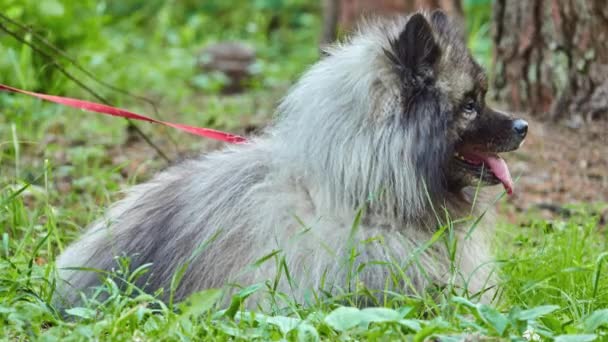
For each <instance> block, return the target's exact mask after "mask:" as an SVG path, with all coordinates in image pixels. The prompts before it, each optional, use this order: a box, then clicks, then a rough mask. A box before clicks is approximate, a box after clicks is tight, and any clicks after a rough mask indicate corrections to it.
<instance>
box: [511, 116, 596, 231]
mask: <svg viewBox="0 0 608 342" xmlns="http://www.w3.org/2000/svg"><path fill="white" fill-rule="evenodd" d="M524 118H525V119H526V120H528V122H529V124H530V129H529V131H528V132H529V133H528V137H527V139H526V142H525V144H524V145H523V146H522V147H521V148H520V149H519V150H518V151H516V152H513V153H510V154H507V155H506V156H505V158H506V159H507V162H508V164H509V166H510V169H511V174H512V175H513V177H514V178H517V177H520V178H519V181H518V182H517V183H516V191H515V193H514V195H513V196H510V197H508V199H507V202H508V203H509V204H512V206H513V209H514V210H506V211H505V214H507V215H509V217H510V219H511V220H514V219H516V216H514V215H513V214H514V212H525V211H527V210H530V209H541V212H543V215H545V217H547V216H551V215H552V214H556V213H559V212H561V211H563V206H564V205H569V204H576V203H579V204H580V203H597V202H606V201H608V172H606V170H608V134H607V133H606V132H608V120H597V121H594V122H593V123H590V124H588V125H585V126H582V127H579V128H568V127H567V126H565V125H563V124H556V123H552V122H543V121H539V120H536V119H534V118H533V117H531V116H530V115H525V116H524ZM602 214H603V216H604V217H605V218H604V220H606V218H608V212H603V213H602Z"/></svg>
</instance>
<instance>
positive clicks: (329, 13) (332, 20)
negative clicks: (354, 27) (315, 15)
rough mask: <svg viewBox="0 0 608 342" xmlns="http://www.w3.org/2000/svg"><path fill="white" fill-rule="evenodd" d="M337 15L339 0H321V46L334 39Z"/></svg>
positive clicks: (336, 29)
mask: <svg viewBox="0 0 608 342" xmlns="http://www.w3.org/2000/svg"><path fill="white" fill-rule="evenodd" d="M339 17H340V0H323V31H322V33H321V48H323V47H324V46H325V45H328V44H331V43H332V42H333V41H334V40H336V35H337V32H338V18H339Z"/></svg>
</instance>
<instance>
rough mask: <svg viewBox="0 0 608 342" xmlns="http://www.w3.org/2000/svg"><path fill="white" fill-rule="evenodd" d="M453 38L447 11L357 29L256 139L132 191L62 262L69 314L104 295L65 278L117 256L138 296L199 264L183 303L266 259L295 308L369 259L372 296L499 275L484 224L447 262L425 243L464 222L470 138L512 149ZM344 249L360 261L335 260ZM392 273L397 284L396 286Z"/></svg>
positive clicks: (361, 276)
mask: <svg viewBox="0 0 608 342" xmlns="http://www.w3.org/2000/svg"><path fill="white" fill-rule="evenodd" d="M461 37H462V33H461V31H460V30H459V29H458V28H457V27H456V26H455V25H453V24H452V23H451V22H450V20H449V19H448V18H447V17H446V16H445V15H444V14H442V13H441V12H434V13H432V14H429V13H424V14H420V13H418V14H414V15H411V16H406V17H398V18H395V19H392V20H388V21H379V22H371V23H368V24H366V25H364V26H363V27H362V29H361V30H360V32H358V33H357V34H355V35H354V36H353V37H352V38H351V39H350V40H349V41H348V42H346V43H344V44H342V45H338V46H335V47H333V48H330V50H329V51H328V56H327V57H324V58H323V59H322V60H320V61H319V62H318V63H316V64H315V65H313V66H312V67H311V68H310V70H308V71H307V72H306V73H305V74H304V75H303V76H302V77H301V79H300V80H299V81H298V82H297V84H296V85H295V86H294V87H293V88H292V89H291V91H290V92H289V93H288V95H287V96H286V97H285V99H284V100H283V101H282V103H281V104H280V106H279V109H278V112H279V113H278V114H279V115H278V119H277V120H276V122H275V123H274V124H272V125H271V127H269V128H268V129H267V130H266V131H265V132H264V133H263V134H261V135H260V136H259V137H255V138H251V139H250V141H249V142H247V143H245V144H240V145H233V146H228V147H226V149H224V150H223V151H220V152H215V153H211V154H208V155H204V156H201V157H200V158H198V159H195V160H190V161H186V162H184V163H181V164H179V165H177V166H174V167H171V168H169V169H168V170H166V171H164V172H162V173H161V174H159V175H158V176H156V177H155V178H154V179H153V180H151V181H149V182H147V183H145V184H141V185H138V186H135V187H134V188H132V189H131V190H130V191H129V192H128V195H127V196H126V198H125V199H124V200H122V201H120V202H118V203H117V204H116V205H114V206H113V208H112V209H111V210H110V211H109V212H108V213H107V215H106V216H105V217H104V218H103V219H101V220H99V221H98V222H96V223H95V224H93V225H92V227H90V228H89V229H88V230H87V232H86V233H85V234H84V236H83V237H82V238H81V239H80V240H79V241H77V242H76V243H74V244H73V245H71V246H70V247H69V248H67V250H66V251H65V252H64V253H63V254H62V255H61V256H60V258H59V260H58V262H57V265H58V267H59V268H60V269H62V270H60V277H61V278H62V279H63V280H65V281H66V284H63V285H61V286H60V290H59V294H60V295H61V296H62V297H63V299H64V300H67V301H68V302H69V303H73V302H75V301H76V300H77V299H78V291H81V290H86V289H87V288H89V287H91V286H95V285H97V284H99V275H98V274H97V273H95V272H87V271H82V270H69V269H66V268H69V267H83V266H84V267H90V268H96V269H101V270H111V269H113V268H116V259H115V256H117V255H127V256H130V257H131V268H136V267H138V266H141V265H142V264H145V263H152V266H151V269H150V273H149V274H147V275H145V276H144V277H142V278H141V279H140V281H139V282H138V285H140V286H142V287H145V288H146V289H148V290H155V289H158V288H161V287H164V288H165V289H167V288H168V287H169V283H170V281H171V278H172V276H173V274H174V272H176V270H177V269H178V268H179V266H180V265H183V264H184V263H186V262H189V260H190V258H191V256H192V255H193V254H194V256H193V258H192V259H191V261H190V262H189V267H188V270H187V272H186V273H185V275H184V277H183V279H182V281H181V284H180V285H179V287H178V289H177V291H176V299H178V300H179V299H182V298H184V297H185V296H187V295H188V294H190V293H192V292H195V291H197V290H202V289H205V288H211V287H221V286H223V285H225V284H226V283H228V282H236V283H240V284H244V285H245V284H252V283H255V282H261V281H265V280H267V279H273V278H274V276H275V274H276V273H277V263H275V262H273V261H267V262H264V263H261V264H259V265H256V266H255V267H248V266H249V265H251V264H252V263H254V262H255V261H256V260H258V259H259V258H261V257H263V256H265V255H268V254H269V253H271V252H273V251H275V250H280V251H281V252H280V254H279V255H283V256H284V258H285V264H286V266H287V269H288V270H289V272H290V275H291V277H292V278H293V282H292V284H287V282H286V281H283V282H281V283H280V285H279V286H280V287H279V290H283V291H285V292H287V293H290V294H293V295H294V296H295V297H296V298H298V299H303V298H304V297H305V296H306V294H307V293H310V291H315V290H318V289H319V287H320V286H321V285H322V283H323V284H325V286H326V289H327V288H328V286H334V289H336V288H342V289H347V288H348V287H349V284H347V283H346V282H347V279H349V276H348V274H349V272H350V271H349V270H351V271H352V270H353V269H354V270H358V269H359V268H358V267H359V266H360V265H364V264H365V265H366V266H365V267H362V268H360V269H359V272H358V273H357V277H356V280H357V282H359V283H363V284H364V285H365V286H366V287H367V288H369V289H372V290H378V291H381V290H385V289H387V290H393V291H398V292H401V293H410V294H411V293H414V292H418V293H421V291H424V290H425V289H426V288H427V287H428V286H429V285H430V284H432V283H439V284H442V283H446V282H448V281H449V279H448V278H449V277H450V276H451V275H454V274H459V275H460V276H455V278H456V280H455V281H454V283H456V284H459V285H460V286H463V287H466V288H468V290H470V291H472V292H477V291H480V290H482V288H483V287H484V284H486V282H487V281H490V283H491V278H492V277H491V276H490V270H491V267H490V266H489V265H490V264H491V255H490V252H489V243H488V239H487V237H488V234H489V233H490V229H489V228H490V227H487V226H486V227H483V226H479V227H477V228H476V229H474V230H473V231H472V232H469V233H470V234H469V236H468V237H465V235H467V231H466V229H467V228H468V227H469V224H470V223H469V224H467V225H464V226H458V225H456V226H455V228H454V236H455V238H456V241H457V248H458V253H457V255H456V258H455V264H454V265H453V264H452V262H451V260H453V258H452V257H451V256H450V253H449V251H448V248H447V247H446V245H445V244H444V243H435V244H430V246H426V244H427V243H428V241H429V240H430V239H431V237H432V236H433V234H435V233H436V232H437V230H438V226H439V223H438V219H437V217H439V218H440V219H443V218H445V217H446V214H445V213H446V212H447V213H448V214H449V216H450V217H451V218H461V217H463V216H467V215H469V214H470V211H471V202H472V193H473V192H474V189H473V190H471V189H472V188H471V187H467V186H470V185H475V184H477V181H478V179H479V177H471V175H468V176H467V175H466V174H465V173H466V172H464V173H463V170H462V169H458V168H455V167H454V166H453V154H454V151H455V149H456V148H457V146H459V144H462V143H463V141H465V140H467V139H469V137H470V139H471V141H473V140H475V139H476V138H477V139H478V140H479V144H486V145H487V146H489V145H491V144H494V145H495V146H497V150H498V149H503V150H506V149H513V148H512V147H505V144H506V143H505V142H508V141H511V140H509V138H508V137H507V138H505V139H504V141H502V142H501V140H500V139H498V137H499V136H500V134H499V133H500V132H498V130H499V129H502V126H500V125H498V124H496V123H500V122H503V121H504V122H507V121H509V120H510V119H508V118H507V117H506V116H504V115H502V114H500V113H497V112H494V111H491V110H490V109H488V108H485V105H484V104H483V97H484V95H485V91H486V81H485V76H484V73H483V71H482V69H481V68H480V67H479V65H478V64H477V63H475V62H474V61H473V59H472V58H471V56H470V54H469V52H468V51H467V49H466V47H465V45H464V42H463V41H462V38H461ZM467 98H475V99H476V100H478V104H479V106H478V107H477V109H476V110H475V113H471V112H470V111H468V112H466V113H463V110H462V103H463V101H465V99H467ZM501 120H502V121H501ZM509 122H510V121H509ZM492 125H494V126H492ZM488 130H493V131H492V132H488ZM484 132H485V133H484ZM483 134H493V135H492V138H491V139H486V141H484V140H483V139H482V138H483ZM480 137H481V138H480ZM519 142H520V141H518V142H517V144H518V143H519ZM500 144H502V145H500ZM498 152H500V151H498ZM482 179H484V178H483V177H482ZM484 180H485V179H484ZM494 183H495V182H494ZM360 209H361V210H362V211H361V212H362V215H361V220H360V222H359V223H358V225H356V227H354V228H353V221H354V220H355V218H356V217H357V216H358V212H359V210H360ZM484 209H485V208H484ZM474 213H475V212H474ZM477 213H478V212H477ZM490 226H491V224H490ZM200 246H202V247H200ZM199 247H200V248H199ZM351 247H354V248H355V249H356V250H357V254H356V255H355V256H354V257H352V258H350V261H346V262H344V255H348V253H349V251H350V248H351ZM197 248H199V249H198V250H199V253H198V254H197V253H195V251H197ZM353 260H354V261H353ZM351 262H354V265H350V266H349V264H350V263H351ZM382 263H388V264H389V265H383V264H382ZM484 264H485V265H486V266H483V265H484ZM398 266H399V267H401V268H402V270H403V272H404V274H405V277H402V278H401V279H399V280H398V281H393V280H394V279H393V280H391V279H389V278H390V275H394V274H398V273H399V272H398V271H397V270H396V267H398ZM452 266H454V267H456V269H457V271H454V270H452V269H451V267H452Z"/></svg>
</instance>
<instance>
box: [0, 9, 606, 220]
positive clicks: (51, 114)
mask: <svg viewBox="0 0 608 342" xmlns="http://www.w3.org/2000/svg"><path fill="white" fill-rule="evenodd" d="M0 8H1V9H2V10H1V12H0V49H1V51H2V55H3V58H1V59H0V82H1V83H4V84H8V85H12V86H16V87H19V88H22V89H27V90H32V91H39V92H45V93H50V94H56V95H64V96H71V97H77V98H83V99H89V100H93V101H97V102H104V103H109V104H112V105H115V106H120V107H123V108H129V109H131V110H133V111H136V112H139V113H144V114H148V115H151V116H153V117H156V118H159V119H162V120H167V121H172V122H179V123H187V124H192V125H197V126H203V127H212V128H218V129H223V130H228V131H232V132H235V133H239V134H250V133H253V132H255V131H256V130H258V129H259V128H260V127H262V126H263V125H264V124H266V123H267V122H268V121H269V120H270V119H271V118H272V115H273V111H274V107H275V106H276V104H277V102H278V101H279V100H280V98H281V96H282V95H283V94H284V93H285V91H286V90H287V89H288V87H289V86H290V85H291V84H292V83H293V82H294V80H296V79H297V77H298V76H299V75H300V74H301V73H302V72H303V70H305V68H306V67H307V66H309V65H311V64H312V63H314V62H315V61H316V60H318V59H319V58H320V49H321V48H322V47H323V46H324V45H326V44H331V43H332V42H333V41H335V40H336V39H341V38H342V37H343V36H344V35H346V34H348V32H349V31H350V30H352V29H353V28H354V26H356V23H357V21H358V20H359V18H360V17H361V15H365V14H368V15H370V14H375V15H391V14H395V13H407V12H408V11H411V10H414V9H418V8H428V9H431V8H442V9H444V10H445V11H446V12H448V13H449V14H451V15H452V16H453V17H454V18H455V20H458V21H460V22H461V24H462V25H464V27H465V29H466V34H467V37H466V38H467V42H468V45H469V47H470V48H471V50H472V52H473V54H474V55H475V57H476V58H477V60H478V61H479V62H480V64H482V65H483V66H484V67H485V68H486V69H487V70H488V72H489V75H490V79H491V92H490V95H489V98H488V101H492V102H495V103H496V104H498V105H499V106H500V107H502V108H503V109H505V110H511V111H513V112H516V113H521V115H524V116H526V117H527V118H528V119H529V120H530V122H531V130H530V137H529V139H528V141H527V143H526V145H524V148H523V149H521V150H520V151H518V152H515V153H511V154H510V155H508V156H506V158H507V159H508V161H509V163H510V165H511V168H512V173H513V174H514V176H516V177H520V179H519V181H518V184H517V192H516V195H515V196H513V197H510V198H509V200H508V201H509V203H510V205H509V206H507V207H506V209H504V210H505V212H506V213H507V214H509V215H511V214H517V213H518V212H521V211H528V210H537V211H539V212H540V213H541V214H542V215H548V216H550V215H556V214H557V215H559V214H563V213H564V212H567V210H569V209H568V206H570V205H572V204H576V203H587V204H593V203H604V202H606V201H607V200H608V161H607V160H608V147H607V133H606V129H607V128H608V125H607V123H606V122H607V121H608V115H606V113H607V110H608V83H607V82H608V72H607V68H608V53H607V49H608V48H607V46H606V44H605V41H607V40H606V38H607V37H606V35H607V34H608V24H607V23H608V6H607V5H606V4H605V3H604V2H603V1H594V0H553V1H543V0H531V1H515V0H511V1H509V0H496V1H491V0H323V1H312V0H250V1H249V0H248V1H245V0H234V1H223V0H205V1H194V0H181V1H171V0H130V1H93V0H80V1H67V0H64V1H61V0H0ZM218 146H220V144H217V143H214V142H211V141H207V140H204V139H200V138H198V137H192V136H190V135H188V134H183V133H179V132H176V131H172V130H171V129H166V128H163V127H159V126H153V125H150V124H146V123H141V122H135V123H127V122H126V121H125V120H122V119H117V118H108V117H103V116H100V115H96V114H90V113H85V112H79V111H76V110H72V109H68V108H64V107H61V106H57V105H52V104H47V103H41V102H40V101H37V100H33V99H30V98H27V97H24V96H21V95H11V94H4V93H3V94H0V181H1V182H2V184H3V185H11V184H17V183H19V182H27V183H30V184H32V187H30V188H29V189H28V191H27V192H26V195H27V196H29V197H27V196H26V197H27V198H30V204H31V205H32V207H34V206H35V203H36V201H37V200H36V198H37V197H36V196H37V195H36V187H37V186H38V187H42V186H44V185H43V182H42V180H41V178H40V175H41V174H45V173H48V172H49V170H52V178H53V181H52V182H49V183H47V185H48V187H50V190H49V189H47V190H49V191H51V192H52V193H53V194H54V195H53V196H51V201H52V202H53V203H54V204H55V205H57V206H58V207H59V208H61V210H64V211H66V212H65V214H66V216H70V217H73V220H74V223H75V224H77V225H78V224H82V223H84V222H87V221H89V220H90V218H91V217H92V216H94V215H95V214H97V208H98V207H99V206H100V204H101V205H103V204H105V203H107V202H109V201H111V200H112V199H113V196H115V195H114V192H115V191H116V190H118V189H120V188H122V187H123V186H124V185H125V184H126V183H129V184H131V183H135V182H139V181H141V180H143V179H145V178H147V177H149V176H150V175H151V174H153V173H154V172H155V171H157V170H159V169H161V168H163V167H164V166H166V165H167V164H169V163H170V162H174V161H176V160H179V159H181V158H183V157H185V156H188V155H192V154H195V153H199V152H200V151H201V150H203V151H205V150H209V149H213V148H217V147H218ZM49 184H50V185H49ZM600 207H601V206H598V208H600ZM70 210H72V211H73V212H70ZM598 210H600V212H599V214H600V215H604V217H605V215H606V210H605V209H598ZM76 213H78V214H76ZM83 213H86V214H83ZM70 214H74V215H70Z"/></svg>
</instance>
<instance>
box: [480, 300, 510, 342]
mask: <svg viewBox="0 0 608 342" xmlns="http://www.w3.org/2000/svg"><path fill="white" fill-rule="evenodd" d="M477 312H479V315H480V316H481V318H483V320H484V321H485V322H486V323H488V324H489V325H490V326H491V327H492V328H494V330H496V332H498V335H500V336H502V335H503V334H504V332H505V330H506V329H507V326H508V325H509V320H508V319H507V317H505V316H504V315H503V314H501V313H500V312H498V311H496V309H494V308H492V307H491V306H489V305H485V304H480V305H479V306H478V307H477Z"/></svg>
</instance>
